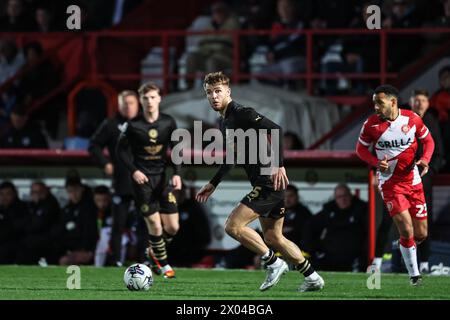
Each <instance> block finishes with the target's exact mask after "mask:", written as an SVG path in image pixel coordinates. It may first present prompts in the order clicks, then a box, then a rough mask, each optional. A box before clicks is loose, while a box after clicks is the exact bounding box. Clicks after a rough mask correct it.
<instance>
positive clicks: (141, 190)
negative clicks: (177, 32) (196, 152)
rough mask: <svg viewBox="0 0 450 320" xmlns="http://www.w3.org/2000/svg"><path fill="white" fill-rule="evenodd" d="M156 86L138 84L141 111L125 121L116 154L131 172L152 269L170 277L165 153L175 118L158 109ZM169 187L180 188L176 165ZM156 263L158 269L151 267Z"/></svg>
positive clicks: (172, 219)
mask: <svg viewBox="0 0 450 320" xmlns="http://www.w3.org/2000/svg"><path fill="white" fill-rule="evenodd" d="M159 92H160V90H159V88H158V86H156V85H155V84H153V83H147V84H144V85H142V86H141V87H140V88H139V99H140V102H141V104H142V111H143V112H142V115H139V116H137V117H136V118H134V119H132V120H130V121H128V123H127V126H125V127H124V128H123V131H122V133H121V135H120V137H119V141H118V143H117V155H118V157H119V159H120V160H121V161H123V163H124V164H125V166H126V167H127V168H128V170H129V171H130V173H131V176H132V186H133V191H134V197H135V202H136V207H137V209H138V210H139V211H140V213H141V214H142V215H143V216H144V220H145V222H146V225H147V229H148V233H149V248H148V250H147V252H148V255H149V257H150V258H151V260H153V263H154V266H153V270H154V271H156V272H157V273H163V274H164V276H165V277H166V278H174V277H175V271H174V270H173V269H172V268H171V266H170V265H169V264H168V262H167V250H166V246H167V245H168V244H169V243H170V241H171V240H172V239H173V237H174V236H175V234H176V233H177V231H178V229H179V222H178V208H177V203H176V199H175V196H174V195H173V194H172V192H171V189H170V187H169V185H168V184H167V181H166V159H165V158H166V153H167V148H168V147H169V146H173V145H172V142H171V135H172V132H173V131H174V130H175V129H176V123H175V120H174V119H173V118H172V117H171V116H169V115H167V114H164V113H160V112H159V104H160V103H161V96H160V94H159ZM173 169H174V174H173V176H172V178H171V179H170V184H171V188H173V189H174V190H179V189H181V177H180V176H179V171H180V167H179V166H174V167H173ZM155 267H157V268H158V269H159V270H155Z"/></svg>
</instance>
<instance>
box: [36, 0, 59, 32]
mask: <svg viewBox="0 0 450 320" xmlns="http://www.w3.org/2000/svg"><path fill="white" fill-rule="evenodd" d="M34 18H35V21H36V27H37V29H36V31H38V32H42V33H47V32H52V31H57V26H56V24H55V19H54V17H53V13H52V11H51V10H50V8H49V7H47V6H45V5H39V6H38V7H36V10H35V12H34Z"/></svg>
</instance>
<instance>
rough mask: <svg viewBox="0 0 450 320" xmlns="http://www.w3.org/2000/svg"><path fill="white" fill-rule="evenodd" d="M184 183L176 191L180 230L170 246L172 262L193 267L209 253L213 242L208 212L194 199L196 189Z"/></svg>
mask: <svg viewBox="0 0 450 320" xmlns="http://www.w3.org/2000/svg"><path fill="white" fill-rule="evenodd" d="M188 191H189V189H188V188H186V186H185V185H183V187H182V189H181V190H176V191H175V192H174V193H175V195H176V197H177V203H178V211H179V214H180V231H179V232H178V233H177V236H176V237H175V238H174V239H173V241H172V242H171V243H170V244H169V246H168V251H169V257H170V263H171V264H174V265H176V266H179V267H181V266H183V267H191V266H192V264H194V263H197V262H199V261H200V260H201V259H202V258H203V257H204V256H205V255H206V253H207V248H208V245H209V243H210V242H211V231H210V226H209V219H208V212H207V211H206V209H205V207H203V206H202V205H201V204H199V203H198V202H197V201H195V199H193V197H192V194H194V190H193V189H191V190H190V194H191V196H190V195H188Z"/></svg>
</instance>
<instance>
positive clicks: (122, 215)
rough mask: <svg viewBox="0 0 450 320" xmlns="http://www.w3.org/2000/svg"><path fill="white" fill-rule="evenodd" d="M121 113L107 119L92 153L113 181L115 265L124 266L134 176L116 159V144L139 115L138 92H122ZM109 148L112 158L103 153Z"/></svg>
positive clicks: (94, 140)
mask: <svg viewBox="0 0 450 320" xmlns="http://www.w3.org/2000/svg"><path fill="white" fill-rule="evenodd" d="M118 105H119V110H118V111H117V113H116V115H115V116H114V117H113V118H111V119H105V120H104V121H103V123H102V124H101V125H100V126H99V127H98V129H97V131H96V132H95V133H94V135H93V136H92V137H91V139H90V143H89V153H90V154H91V157H92V158H93V159H94V161H95V162H96V163H97V165H99V166H100V167H101V168H102V169H103V171H104V173H105V174H106V175H107V176H108V177H112V179H113V183H112V185H113V188H114V197H113V199H114V201H113V204H112V214H113V230H112V255H113V257H112V259H113V260H114V263H116V262H119V264H120V263H123V261H122V260H121V257H122V254H121V252H120V251H121V238H122V234H123V232H124V229H125V226H126V222H127V219H128V218H129V215H130V208H131V206H132V203H133V191H132V187H131V176H130V174H129V173H128V170H127V169H126V168H125V166H124V165H123V163H122V162H121V161H117V159H116V152H115V150H116V142H117V139H118V137H119V135H120V128H122V127H123V126H124V125H125V123H126V122H127V121H128V120H131V119H133V118H134V117H136V116H137V115H138V113H139V99H138V96H137V94H136V92H134V91H131V90H125V91H122V92H121V93H120V94H119V96H118ZM105 147H106V148H107V149H108V152H109V158H107V157H105V155H104V153H103V149H104V148H105Z"/></svg>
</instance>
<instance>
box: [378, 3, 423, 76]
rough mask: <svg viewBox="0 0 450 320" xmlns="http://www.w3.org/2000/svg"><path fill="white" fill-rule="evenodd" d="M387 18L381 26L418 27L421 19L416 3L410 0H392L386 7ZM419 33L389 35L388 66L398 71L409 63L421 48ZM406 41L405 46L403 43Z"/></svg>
mask: <svg viewBox="0 0 450 320" xmlns="http://www.w3.org/2000/svg"><path fill="white" fill-rule="evenodd" d="M386 13H387V18H385V19H384V20H383V22H382V27H383V28H418V27H420V26H421V24H422V21H420V20H419V17H418V14H417V11H416V5H415V3H414V1H412V0H394V1H393V3H392V7H391V8H389V6H387V7H386ZM421 40H422V38H421V36H420V35H391V36H389V38H388V44H387V45H388V48H389V51H390V52H389V56H388V58H389V59H388V68H389V69H390V70H393V71H400V70H401V69H402V68H403V67H405V66H406V65H407V64H408V63H411V62H412V61H413V60H414V59H415V58H417V57H418V54H419V53H420V52H421V49H422V41H421ZM405 43H408V45H407V46H405V45H404V44H405Z"/></svg>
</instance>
